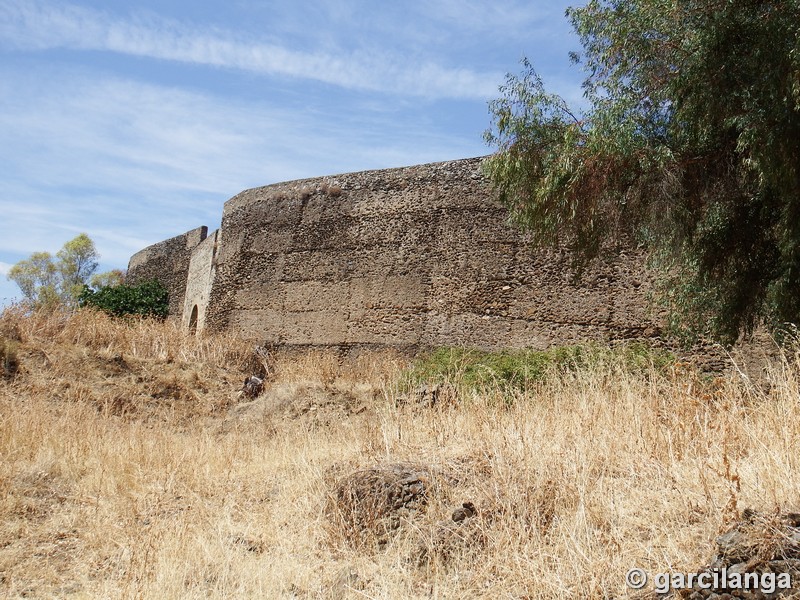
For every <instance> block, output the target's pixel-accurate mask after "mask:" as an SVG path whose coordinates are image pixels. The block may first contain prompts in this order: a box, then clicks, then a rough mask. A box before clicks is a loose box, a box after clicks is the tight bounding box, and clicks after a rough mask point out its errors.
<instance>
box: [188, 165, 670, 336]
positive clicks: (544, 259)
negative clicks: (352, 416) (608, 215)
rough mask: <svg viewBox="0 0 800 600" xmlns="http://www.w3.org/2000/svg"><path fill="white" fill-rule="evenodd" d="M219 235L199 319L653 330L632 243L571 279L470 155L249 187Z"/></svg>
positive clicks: (424, 329)
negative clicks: (515, 223)
mask: <svg viewBox="0 0 800 600" xmlns="http://www.w3.org/2000/svg"><path fill="white" fill-rule="evenodd" d="M221 236H222V239H223V240H224V242H223V243H221V244H218V246H219V251H218V254H217V257H216V258H217V267H216V269H217V270H216V276H215V278H214V281H213V285H212V289H211V296H210V300H209V303H208V309H207V313H206V324H207V326H208V327H210V328H212V329H233V330H235V331H237V332H240V333H242V334H244V335H245V336H247V337H249V338H252V339H254V340H258V341H260V342H270V343H277V344H289V345H297V346H305V345H315V346H327V345H331V346H387V345H388V346H395V347H400V348H411V349H415V348H421V347H426V346H441V345H468V346H478V347H482V348H504V347H535V348H545V347H548V346H551V345H553V344H563V343H570V342H577V341H583V340H590V339H597V340H606V339H621V338H632V337H650V336H655V335H657V333H658V328H657V327H656V325H655V324H654V321H653V320H652V319H651V318H650V316H649V314H648V310H647V302H646V300H645V296H646V291H647V289H648V288H649V280H648V278H647V276H646V272H645V270H644V268H643V264H642V259H641V256H640V255H639V254H638V253H637V252H636V251H634V250H630V251H627V252H621V253H618V254H617V255H616V256H615V257H614V258H613V259H610V260H607V261H606V262H604V263H602V264H600V265H596V266H594V267H592V268H590V269H588V270H587V271H586V272H584V273H583V275H582V277H581V278H580V279H579V280H575V277H574V275H573V273H572V270H571V269H570V268H569V267H570V262H571V258H570V256H569V255H568V254H567V253H566V252H565V251H563V250H562V251H543V250H537V249H534V248H533V247H532V246H531V245H530V244H529V242H528V240H527V239H526V237H525V236H524V235H523V234H522V233H520V231H519V230H518V229H515V228H513V227H511V226H509V225H508V224H507V214H506V211H505V210H504V209H503V208H502V206H500V205H499V204H498V203H497V201H496V199H495V197H494V195H493V193H492V189H491V186H490V185H489V183H488V182H487V181H485V180H484V178H483V176H482V175H481V170H480V159H468V160H462V161H454V162H446V163H437V164H431V165H420V166H415V167H408V168H402V169H391V170H385V171H372V172H363V173H351V174H346V175H339V176H334V177H323V178H317V179H309V180H303V181H294V182H287V183H281V184H276V185H270V186H267V187H263V188H258V189H252V190H247V191H245V192H242V193H241V194H239V195H237V196H235V197H234V198H232V199H231V200H229V201H228V202H227V203H226V205H225V209H224V213H223V219H222V230H221ZM187 306H188V305H187Z"/></svg>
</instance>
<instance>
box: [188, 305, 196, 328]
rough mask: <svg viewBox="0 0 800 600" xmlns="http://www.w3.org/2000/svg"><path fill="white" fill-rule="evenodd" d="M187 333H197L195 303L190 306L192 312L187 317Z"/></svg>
mask: <svg viewBox="0 0 800 600" xmlns="http://www.w3.org/2000/svg"><path fill="white" fill-rule="evenodd" d="M189 333H191V334H192V335H196V334H197V304H195V305H194V307H193V308H192V314H191V316H190V317H189Z"/></svg>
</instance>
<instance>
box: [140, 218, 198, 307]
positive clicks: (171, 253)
mask: <svg viewBox="0 0 800 600" xmlns="http://www.w3.org/2000/svg"><path fill="white" fill-rule="evenodd" d="M207 233H208V228H207V227H205V226H203V227H198V228H197V229H192V230H191V231H187V232H186V233H184V234H183V235H178V236H175V237H173V238H170V239H168V240H164V241H163V242H159V243H157V244H153V245H152V246H148V247H147V248H145V249H144V250H141V251H139V252H137V253H136V254H134V255H133V256H132V257H131V260H130V262H129V263H128V274H127V277H126V279H127V281H128V283H130V284H134V285H135V284H137V283H141V282H143V281H148V280H151V279H156V280H158V281H160V282H161V283H162V285H164V287H166V288H167V290H168V291H169V314H170V317H172V318H177V319H180V318H181V316H182V313H183V306H184V299H185V294H186V283H187V280H188V278H189V261H190V259H191V256H192V251H193V250H194V249H195V248H196V247H197V245H198V244H200V242H202V241H203V240H205V239H206V235H207Z"/></svg>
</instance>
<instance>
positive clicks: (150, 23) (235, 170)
mask: <svg viewBox="0 0 800 600" xmlns="http://www.w3.org/2000/svg"><path fill="white" fill-rule="evenodd" d="M569 4H570V3H568V2H561V1H559V0H556V1H553V2H544V1H542V2H531V1H527V2H526V1H516V0H515V1H503V0H496V1H494V2H489V1H485V2H484V1H477V0H408V1H400V2H391V3H390V2H376V1H371V2H369V1H366V0H335V1H304V0H285V1H284V0H281V1H258V0H227V1H225V2H218V1H211V0H192V1H188V0H158V1H155V0H152V1H150V0H145V1H139V2H126V1H124V0H119V1H115V2H107V1H100V0H75V1H70V0H41V1H40V0H0V305H2V304H7V303H8V302H9V301H10V300H11V299H13V298H14V297H16V296H18V293H19V290H18V289H17V287H16V285H15V284H14V283H13V282H11V281H8V280H7V279H6V277H5V275H6V274H7V272H8V269H9V268H10V266H11V265H13V264H14V263H16V262H17V261H19V260H21V259H23V258H27V257H28V256H29V255H30V254H31V253H32V252H34V251H37V250H47V251H50V252H53V253H55V252H56V251H57V250H58V249H59V248H60V247H61V246H62V245H63V243H64V242H66V241H68V240H70V239H72V238H73V237H75V236H76V235H77V234H79V233H81V232H86V233H88V234H89V236H90V237H91V238H92V239H93V240H94V241H95V243H96V244H97V247H98V250H99V252H100V255H101V266H100V270H108V269H112V268H125V267H126V266H127V262H128V258H129V257H130V255H131V254H133V253H134V252H136V251H138V250H140V249H141V248H143V247H145V246H147V245H149V244H151V243H154V242H157V241H159V240H162V239H165V238H167V237H171V236H173V235H178V234H180V233H183V232H184V231H187V230H189V229H192V228H194V227H197V226H199V225H208V226H209V228H210V229H214V228H216V227H218V226H219V221H220V218H221V214H222V205H223V203H224V202H225V200H227V199H228V198H230V197H231V196H233V195H235V194H237V193H238V192H240V191H241V190H243V189H247V188H250V187H255V186H260V185H266V184H269V183H274V182H278V181H286V180H290V179H297V178H302V177H314V176H319V175H328V174H335V173H343V172H349V171H360V170H365V169H380V168H388V167H398V166H404V165H411V164H418V163H424V162H431V161H439V160H451V159H457V158H466V157H470V156H478V155H482V154H486V153H488V152H489V151H490V148H488V147H487V146H485V144H484V143H483V141H482V138H481V134H482V132H483V131H484V130H485V129H486V128H487V126H488V125H489V114H488V108H487V105H488V102H489V101H490V100H491V99H493V98H494V97H496V96H497V94H498V92H497V88H498V86H499V85H501V84H502V83H503V81H504V78H505V74H506V73H508V72H518V71H519V68H520V67H519V61H520V59H521V58H522V57H523V56H527V57H528V58H530V59H531V61H532V62H533V63H534V65H535V67H536V68H537V70H538V71H539V73H540V74H541V75H542V77H543V79H544V81H545V85H546V86H547V87H548V89H550V90H552V91H555V92H557V93H560V94H562V95H563V96H565V97H566V98H567V99H569V100H572V101H574V102H579V101H580V98H581V89H580V81H581V73H580V72H579V71H578V70H577V69H576V68H575V67H573V66H572V65H570V63H569V59H568V52H569V51H570V50H577V49H578V48H579V44H578V40H577V38H576V36H575V35H574V34H573V33H572V32H571V30H570V27H569V24H568V22H567V20H566V18H565V17H564V10H565V9H566V7H567V6H568V5H569Z"/></svg>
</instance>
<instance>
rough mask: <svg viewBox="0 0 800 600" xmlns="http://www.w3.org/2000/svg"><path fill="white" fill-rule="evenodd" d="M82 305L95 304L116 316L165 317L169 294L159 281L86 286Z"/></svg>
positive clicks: (79, 299) (81, 301) (82, 296)
mask: <svg viewBox="0 0 800 600" xmlns="http://www.w3.org/2000/svg"><path fill="white" fill-rule="evenodd" d="M78 302H79V304H80V306H94V307H97V308H99V309H101V310H104V311H105V312H107V313H110V314H112V315H115V316H118V317H120V316H123V315H142V316H146V317H156V318H159V319H165V318H166V317H167V315H168V314H169V294H168V292H167V289H166V288H165V287H164V286H163V285H162V284H161V283H160V282H158V281H155V280H153V281H145V282H142V283H140V284H138V285H125V284H122V285H116V286H107V287H102V288H100V289H99V290H96V291H95V290H93V289H91V288H90V287H89V286H84V288H83V292H81V295H80V297H79V298H78Z"/></svg>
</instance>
